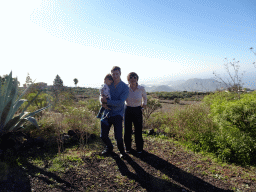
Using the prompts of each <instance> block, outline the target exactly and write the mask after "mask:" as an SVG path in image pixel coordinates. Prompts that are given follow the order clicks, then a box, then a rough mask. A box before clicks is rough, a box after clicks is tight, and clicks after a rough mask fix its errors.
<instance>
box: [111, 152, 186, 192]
mask: <svg viewBox="0 0 256 192" xmlns="http://www.w3.org/2000/svg"><path fill="white" fill-rule="evenodd" d="M112 157H113V159H114V160H115V161H116V164H117V165H118V168H119V171H120V173H121V174H122V175H123V176H127V177H128V178H129V179H130V180H135V181H136V182H137V183H139V184H140V185H141V186H142V187H143V188H144V189H146V190H147V191H149V192H151V191H152V192H153V191H172V192H178V191H182V189H184V188H183V187H181V186H178V185H176V184H174V183H172V182H170V181H167V180H164V179H160V178H157V177H155V176H152V175H150V174H149V173H147V172H146V171H145V170H144V169H143V168H142V167H141V166H139V165H138V164H137V163H136V162H135V161H134V160H133V159H132V158H131V157H130V156H128V157H127V158H126V160H125V161H127V162H128V163H129V164H130V165H131V167H132V168H133V169H134V170H135V172H136V173H132V172H131V171H129V169H128V167H127V165H126V163H125V162H124V161H123V160H122V159H120V157H119V156H118V155H117V154H116V153H113V154H112ZM134 190H136V189H134Z"/></svg>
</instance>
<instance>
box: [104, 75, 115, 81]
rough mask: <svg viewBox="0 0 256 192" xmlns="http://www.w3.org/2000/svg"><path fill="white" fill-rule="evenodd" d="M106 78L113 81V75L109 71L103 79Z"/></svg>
mask: <svg viewBox="0 0 256 192" xmlns="http://www.w3.org/2000/svg"><path fill="white" fill-rule="evenodd" d="M106 79H109V80H112V81H113V77H112V75H111V74H110V73H109V74H107V75H106V76H105V78H104V80H106Z"/></svg>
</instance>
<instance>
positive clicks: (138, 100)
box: [125, 85, 147, 107]
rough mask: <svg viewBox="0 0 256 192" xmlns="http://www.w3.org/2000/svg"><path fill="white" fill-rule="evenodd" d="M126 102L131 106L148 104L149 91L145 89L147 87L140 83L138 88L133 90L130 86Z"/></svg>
mask: <svg viewBox="0 0 256 192" xmlns="http://www.w3.org/2000/svg"><path fill="white" fill-rule="evenodd" d="M125 104H126V105H127V106H129V107H138V106H141V105H147V93H146V91H145V88H144V87H143V86H140V85H138V86H137V89H136V90H135V91H133V90H132V89H131V87H130V86H129V95H128V97H127V99H126V101H125Z"/></svg>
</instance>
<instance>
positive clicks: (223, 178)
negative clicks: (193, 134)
mask: <svg viewBox="0 0 256 192" xmlns="http://www.w3.org/2000/svg"><path fill="white" fill-rule="evenodd" d="M111 138H112V142H113V144H114V153H113V155H112V156H109V157H101V156H100V152H101V151H102V149H103V146H100V147H98V148H97V149H96V151H94V152H93V153H91V154H90V155H89V156H87V157H83V158H82V159H83V163H82V164H81V165H79V166H77V165H76V163H74V162H69V164H71V165H72V164H73V165H74V166H73V168H71V169H67V170H66V171H65V172H64V173H61V172H54V171H52V172H50V171H47V169H46V167H44V168H42V167H38V166H35V165H34V164H33V163H31V162H30V161H27V162H24V163H23V165H22V166H16V167H10V169H9V174H8V179H7V180H6V181H4V182H0V189H1V191H52V192H53V191H54V192H56V191H172V192H173V191H174V192H175V191H180V192H186V191H200V192H203V191H212V192H215V191H235V189H236V190H237V189H239V190H240V191H256V181H255V178H256V175H255V174H252V170H251V169H250V168H247V169H246V168H241V167H238V166H231V165H224V166H221V165H219V164H217V163H214V162H213V161H212V160H211V159H209V158H207V157H202V156H201V155H199V154H194V153H193V152H191V151H187V150H185V149H184V148H183V147H182V146H180V145H178V144H175V142H171V141H169V140H166V139H160V138H156V137H152V136H145V135H144V142H145V154H144V156H142V157H138V156H137V155H136V152H135V151H133V152H132V154H130V155H129V158H128V159H127V160H122V159H120V158H119V152H118V151H117V147H116V145H115V144H116V142H115V141H114V137H113V131H112V132H111ZM133 147H135V146H133ZM37 152H38V153H39V152H40V150H37ZM246 173H248V174H246ZM254 173H255V171H254Z"/></svg>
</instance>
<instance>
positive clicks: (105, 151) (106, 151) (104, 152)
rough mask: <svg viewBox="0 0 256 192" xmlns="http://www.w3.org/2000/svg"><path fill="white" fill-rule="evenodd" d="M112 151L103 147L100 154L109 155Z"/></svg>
mask: <svg viewBox="0 0 256 192" xmlns="http://www.w3.org/2000/svg"><path fill="white" fill-rule="evenodd" d="M111 153H112V150H109V149H105V150H104V151H102V152H101V155H103V156H109V155H110V154H111Z"/></svg>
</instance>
